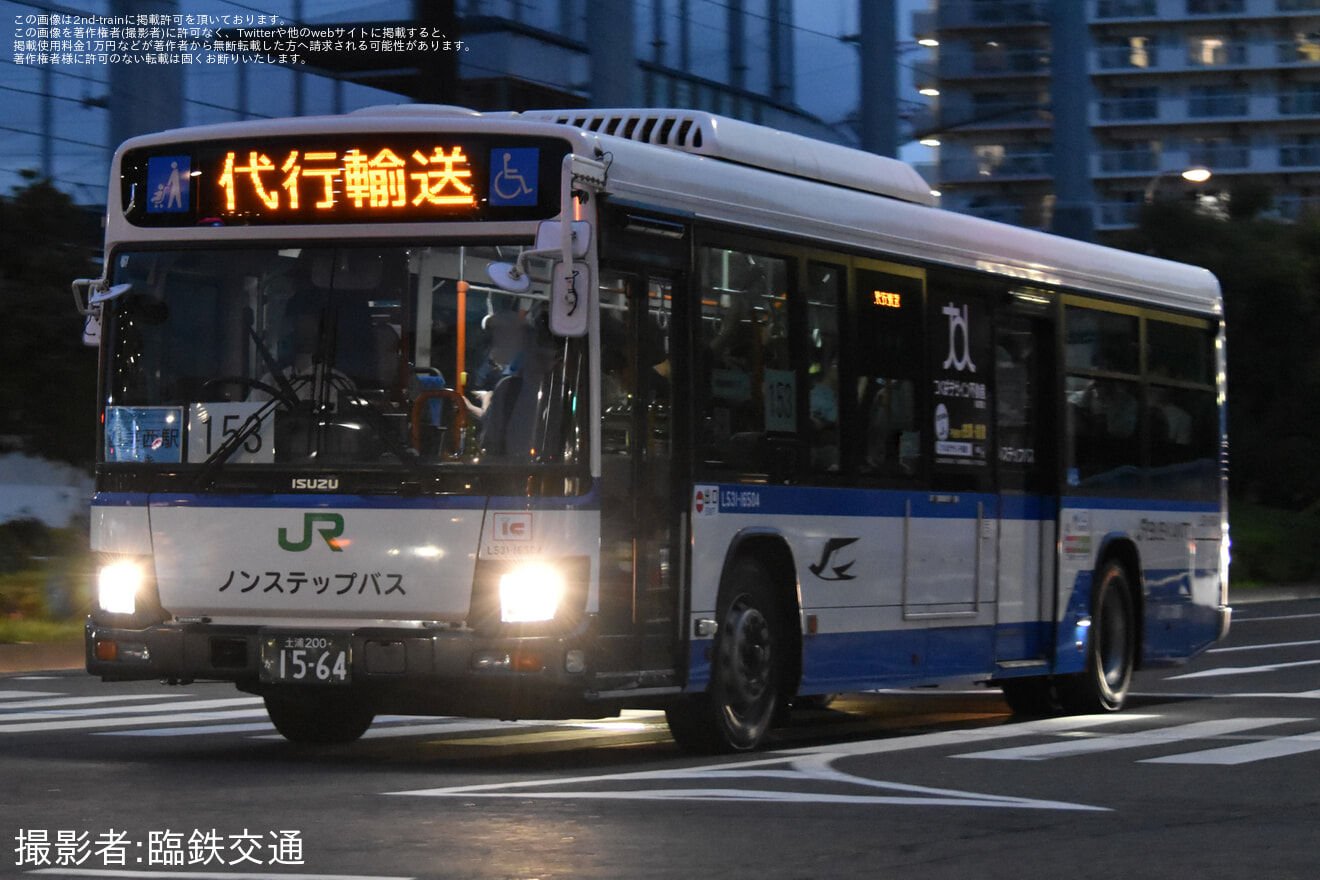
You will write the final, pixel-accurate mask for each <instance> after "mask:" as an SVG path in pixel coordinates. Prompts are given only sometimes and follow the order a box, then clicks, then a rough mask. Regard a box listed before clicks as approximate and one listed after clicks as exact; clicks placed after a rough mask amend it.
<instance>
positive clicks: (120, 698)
mask: <svg viewBox="0 0 1320 880" xmlns="http://www.w3.org/2000/svg"><path fill="white" fill-rule="evenodd" d="M182 696H184V694H114V695H113V696H103V697H69V696H65V695H63V694H56V695H55V696H54V698H53V699H42V700H24V701H22V702H18V703H0V718H9V717H11V716H10V715H9V712H10V710H12V709H54V708H57V707H59V706H89V705H96V704H98V703H128V702H132V701H133V700H159V699H160V698H161V697H166V698H170V697H182ZM171 705H178V704H177V703H175V704H171ZM122 711H124V712H129V711H132V710H131V709H123V710H122Z"/></svg>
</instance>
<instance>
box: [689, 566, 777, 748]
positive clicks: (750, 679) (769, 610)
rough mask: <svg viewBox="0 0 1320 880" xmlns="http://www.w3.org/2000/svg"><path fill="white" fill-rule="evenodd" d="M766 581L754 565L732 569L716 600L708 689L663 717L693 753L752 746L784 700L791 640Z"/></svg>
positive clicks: (761, 736)
mask: <svg viewBox="0 0 1320 880" xmlns="http://www.w3.org/2000/svg"><path fill="white" fill-rule="evenodd" d="M770 582H771V581H770V577H769V574H768V573H767V572H766V570H765V568H764V566H763V565H762V564H761V563H760V562H758V561H757V560H755V559H752V558H750V557H744V558H743V559H741V560H739V561H737V562H736V563H734V566H733V568H732V569H731V570H730V571H729V573H728V575H727V578H726V581H725V585H724V587H723V588H722V589H721V591H720V592H721V597H720V602H719V609H720V612H719V614H718V617H717V619H718V620H719V629H718V631H717V632H716V635H715V643H714V646H713V647H712V649H711V674H710V685H709V686H708V687H707V689H706V692H705V693H704V694H698V695H694V696H690V697H685V698H683V699H682V700H681V701H680V702H677V703H674V704H673V705H671V706H670V707H669V708H668V709H666V711H665V717H666V719H667V720H668V722H669V730H670V733H672V734H673V737H674V739H675V740H676V741H677V742H678V744H679V745H680V746H681V747H683V748H684V749H686V750H688V751H693V752H705V753H710V752H737V751H747V750H750V749H754V748H756V747H757V746H758V745H760V744H761V741H762V739H763V738H764V737H765V734H766V731H768V730H769V729H770V725H771V723H772V722H773V721H774V719H775V715H776V712H777V711H778V710H779V709H780V707H781V704H782V701H783V699H784V697H783V687H784V685H783V682H784V668H785V659H786V653H787V650H788V643H789V640H788V638H787V637H786V633H785V630H784V625H783V620H782V614H781V611H780V608H779V605H778V604H777V603H776V602H775V597H774V595H773V593H772V592H771V589H770Z"/></svg>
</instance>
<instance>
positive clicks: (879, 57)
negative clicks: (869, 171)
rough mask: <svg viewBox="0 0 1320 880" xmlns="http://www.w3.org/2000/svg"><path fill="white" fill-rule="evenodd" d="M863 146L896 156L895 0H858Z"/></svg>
mask: <svg viewBox="0 0 1320 880" xmlns="http://www.w3.org/2000/svg"><path fill="white" fill-rule="evenodd" d="M858 7H859V16H860V18H861V22H860V23H861V38H860V42H859V46H858V48H859V49H860V50H861V56H862V57H861V71H862V88H861V93H862V107H861V111H862V149H863V150H867V151H868V152H871V153H878V154H879V155H881V156H890V157H894V158H897V156H898V11H897V10H896V9H895V6H894V0H861V2H860V3H858Z"/></svg>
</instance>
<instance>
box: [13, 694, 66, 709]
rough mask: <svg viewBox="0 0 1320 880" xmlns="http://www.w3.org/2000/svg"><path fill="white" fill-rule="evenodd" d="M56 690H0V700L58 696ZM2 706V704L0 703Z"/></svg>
mask: <svg viewBox="0 0 1320 880" xmlns="http://www.w3.org/2000/svg"><path fill="white" fill-rule="evenodd" d="M60 696H63V694H60V693H57V692H56V691H0V700H22V699H34V698H36V697H60ZM0 708H3V704H0Z"/></svg>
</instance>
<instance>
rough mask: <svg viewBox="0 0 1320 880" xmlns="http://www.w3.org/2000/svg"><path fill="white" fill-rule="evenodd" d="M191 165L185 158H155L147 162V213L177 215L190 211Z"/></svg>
mask: <svg viewBox="0 0 1320 880" xmlns="http://www.w3.org/2000/svg"><path fill="white" fill-rule="evenodd" d="M191 171H192V165H191V162H190V160H189V158H188V157H187V156H157V157H155V158H152V159H148V160H147V213H148V214H177V213H180V212H184V211H187V210H189V209H190V207H191V206H192V199H191V196H190V193H189V182H190V180H191Z"/></svg>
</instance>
